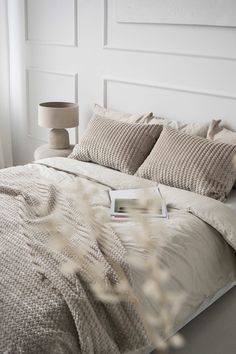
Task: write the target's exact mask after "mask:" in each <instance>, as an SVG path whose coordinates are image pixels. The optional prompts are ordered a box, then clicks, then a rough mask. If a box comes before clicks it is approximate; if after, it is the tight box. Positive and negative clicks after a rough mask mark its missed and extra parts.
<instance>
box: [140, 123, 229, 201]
mask: <svg viewBox="0 0 236 354" xmlns="http://www.w3.org/2000/svg"><path fill="white" fill-rule="evenodd" d="M235 154H236V146H232V145H228V144H224V143H216V142H211V141H209V140H207V139H204V138H201V137H197V136H191V135H188V134H185V133H182V132H178V131H176V130H174V129H171V128H169V127H165V128H163V131H162V133H161V136H160V138H159V139H158V141H157V143H156V144H155V146H154V148H153V150H152V152H151V153H150V155H149V156H148V158H147V159H146V160H145V162H144V163H143V164H142V166H141V167H140V168H139V169H138V171H137V175H138V176H139V177H143V178H147V179H152V180H154V181H157V182H159V183H163V184H166V185H168V186H171V187H176V188H181V189H186V190H189V191H192V192H196V193H199V194H202V195H205V196H208V197H211V198H215V199H218V200H221V201H223V200H224V199H225V198H226V196H227V195H228V194H229V192H230V190H231V189H232V186H233V184H234V181H235V177H236V172H235V166H234V164H235V160H234V163H233V159H234V157H235Z"/></svg>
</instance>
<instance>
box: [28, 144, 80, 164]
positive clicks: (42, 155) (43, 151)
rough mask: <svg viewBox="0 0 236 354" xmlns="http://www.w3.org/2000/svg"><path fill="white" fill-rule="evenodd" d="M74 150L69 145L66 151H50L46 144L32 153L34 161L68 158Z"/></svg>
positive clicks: (72, 146)
mask: <svg viewBox="0 0 236 354" xmlns="http://www.w3.org/2000/svg"><path fill="white" fill-rule="evenodd" d="M73 148H74V145H70V147H69V148H68V149H50V148H49V147H48V144H45V145H41V146H39V147H38V148H37V149H36V150H35V152H34V159H35V160H40V159H46V158H47V157H68V156H69V155H70V154H71V153H72V150H73Z"/></svg>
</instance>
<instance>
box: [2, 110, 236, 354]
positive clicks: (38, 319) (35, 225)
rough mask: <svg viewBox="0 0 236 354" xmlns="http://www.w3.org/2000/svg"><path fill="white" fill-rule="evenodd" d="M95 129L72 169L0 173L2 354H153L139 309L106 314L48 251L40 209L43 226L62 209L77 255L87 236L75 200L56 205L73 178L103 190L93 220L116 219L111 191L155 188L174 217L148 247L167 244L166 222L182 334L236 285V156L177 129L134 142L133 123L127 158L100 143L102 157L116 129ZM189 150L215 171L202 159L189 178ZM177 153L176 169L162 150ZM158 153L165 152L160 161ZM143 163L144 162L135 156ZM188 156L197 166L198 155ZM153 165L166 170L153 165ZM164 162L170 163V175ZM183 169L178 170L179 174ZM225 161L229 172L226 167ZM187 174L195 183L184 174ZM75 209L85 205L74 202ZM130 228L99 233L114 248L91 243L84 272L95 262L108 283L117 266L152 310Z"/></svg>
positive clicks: (60, 162)
mask: <svg viewBox="0 0 236 354" xmlns="http://www.w3.org/2000/svg"><path fill="white" fill-rule="evenodd" d="M105 118H106V119H108V120H109V118H107V117H105ZM99 119H100V118H98V117H95V118H94V121H93V122H92V123H91V125H90V127H89V128H88V129H90V130H89V131H87V133H86V134H85V136H84V140H83V141H82V142H81V143H80V145H79V146H77V147H76V148H75V150H74V152H73V154H72V156H71V158H69V159H68V158H51V159H45V160H39V161H37V162H35V163H34V164H29V165H26V166H20V167H14V168H10V169H5V170H2V171H1V172H0V236H1V237H0V250H1V258H0V273H1V277H0V279H1V280H0V282H1V283H0V284H1V285H0V289H1V295H0V307H1V313H0V315H1V316H0V318H1V319H0V326H1V328H0V352H1V353H9V354H10V353H12V354H13V353H14V354H16V353H45V354H46V353H75V354H77V353H88V354H90V353H132V352H135V353H145V354H147V353H150V352H151V350H152V349H153V344H152V343H151V341H150V338H148V336H147V333H146V331H145V329H144V326H143V323H142V318H141V317H140V316H139V315H138V313H137V312H136V309H135V307H134V306H133V305H132V304H131V303H126V302H121V303H119V304H109V303H101V302H100V301H99V300H98V299H96V298H95V297H94V295H93V293H92V292H91V290H90V287H89V284H88V283H86V281H85V278H84V277H83V274H76V275H68V276H65V275H63V274H62V273H61V271H60V270H59V266H58V265H59V264H60V262H62V261H64V260H65V258H66V255H65V254H61V253H58V252H51V251H50V250H49V249H48V247H47V244H46V240H47V239H48V232H47V230H46V229H43V228H42V227H40V225H41V222H42V219H41V212H40V210H42V208H43V210H46V211H47V215H50V214H52V213H53V212H54V210H55V209H56V208H57V207H58V206H60V207H61V208H63V210H64V217H65V220H66V221H67V222H68V220H69V221H70V226H71V228H72V230H73V233H74V242H75V244H76V245H77V246H79V245H80V243H81V242H83V238H86V237H87V235H88V233H89V230H88V225H87V224H86V220H85V219H84V218H83V211H82V210H80V207H79V204H78V208H77V209H76V210H75V209H74V205H73V204H71V203H70V200H69V199H68V200H67V199H66V198H62V197H61V194H60V190H61V189H63V188H65V186H66V185H68V183H69V182H71V181H73V180H74V179H75V178H79V180H80V181H81V182H82V183H83V185H84V186H85V187H86V188H88V189H90V188H96V189H97V190H98V191H99V193H96V194H94V199H92V202H91V206H92V208H93V209H94V211H96V210H97V211H99V212H101V213H105V214H107V215H109V213H110V199H109V190H111V189H128V188H145V187H149V186H152V185H156V184H157V183H159V187H160V190H161V193H162V195H163V198H164V199H165V201H166V203H167V208H168V216H169V217H168V219H163V220H160V219H158V220H157V219H150V223H152V224H153V227H152V230H156V231H153V235H152V237H153V238H157V239H161V237H162V234H161V233H160V232H158V230H159V227H158V225H159V223H161V222H162V223H165V225H166V227H167V230H168V233H167V234H166V235H165V237H166V239H165V242H164V243H163V246H161V247H162V249H161V252H160V254H161V257H162V258H161V262H163V265H165V266H166V267H167V268H168V270H169V272H170V274H171V278H170V283H171V288H172V289H173V291H177V292H178V291H182V290H184V292H185V294H186V299H185V302H184V304H183V306H182V308H181V311H180V312H179V313H178V315H177V316H176V318H175V319H174V331H177V330H178V329H180V328H181V327H183V326H184V325H185V324H186V323H187V322H189V321H190V320H191V319H193V318H194V317H195V316H196V315H197V314H199V313H200V312H201V311H202V310H204V309H205V308H206V307H208V306H209V305H210V304H211V303H213V302H214V301H215V300H216V299H217V298H219V297H220V296H221V295H223V294H224V293H225V292H226V291H228V290H229V289H230V288H232V287H233V286H235V284H236V257H235V250H236V218H235V211H234V210H233V209H232V208H231V207H229V206H227V204H224V203H222V200H223V199H225V197H226V196H227V195H228V194H229V193H230V190H231V189H232V186H233V183H234V179H235V172H234V170H233V166H231V160H232V157H233V155H234V153H235V147H234V148H232V146H231V145H229V146H225V145H226V144H223V143H220V144H223V145H217V144H215V143H213V142H208V141H207V142H205V140H207V139H205V138H202V137H200V138H199V137H196V136H193V135H191V134H188V132H187V133H186V132H179V133H178V134H177V135H176V131H177V130H174V129H172V128H170V127H165V128H163V127H162V128H161V129H160V128H158V127H156V128H155V127H153V126H149V127H148V128H140V126H141V125H143V124H137V126H136V127H135V129H136V130H135V134H127V129H131V128H130V127H128V128H127V126H126V125H125V124H133V123H125V122H123V123H122V127H123V128H121V130H122V129H125V130H126V135H125V139H124V142H123V141H122V137H123V135H122V134H123V133H120V136H119V137H118V142H119V144H120V143H121V141H122V144H123V146H125V147H126V148H123V149H122V151H121V154H123V155H122V156H118V155H116V153H112V154H110V155H109V156H107V154H106V153H105V150H106V146H105V145H104V146H105V147H104V146H103V145H102V144H105V141H106V138H104V139H103V143H102V144H101V143H100V142H99V144H98V145H99V146H100V148H101V149H103V150H102V151H100V153H99V148H98V147H97V146H96V139H95V141H94V140H93V139H94V136H95V135H96V134H95V133H97V135H98V137H99V136H100V134H99V129H100V125H101V124H102V131H103V132H104V131H105V132H106V131H107V132H108V133H107V136H108V138H109V137H110V136H111V135H112V134H113V133H112V132H114V131H117V129H118V128H117V125H116V124H113V123H112V125H109V128H107V127H106V124H107V123H104V122H102V120H99ZM101 122H102V123H101ZM103 123H104V124H105V125H104V124H103ZM118 125H119V124H118ZM147 126H148V124H147ZM106 129H107V130H106ZM119 129H120V127H119ZM91 130H92V134H91V136H92V144H91V139H90V133H91ZM131 130H132V129H131ZM119 132H120V130H119ZM140 134H141V135H140ZM112 136H113V139H112V141H113V146H115V143H114V140H115V139H114V136H117V135H112ZM127 136H128V137H131V138H130V139H133V140H129V139H128V138H127ZM140 136H142V139H144V138H146V141H147V142H148V141H149V142H150V144H151V145H149V146H147V145H148V144H146V145H145V147H144V148H142V149H141V152H140V144H136V145H137V148H135V143H136V141H139V142H140ZM160 139H162V140H160ZM199 139H200V140H199ZM192 141H193V145H194V146H196V151H202V150H201V149H203V151H205V150H206V149H207V150H208V149H210V151H211V155H210V158H209V161H208V160H204V158H202V159H200V160H201V161H200V162H198V163H199V165H198V166H196V163H195V164H194V166H195V170H194V171H192V170H191V168H192V165H191V164H192V163H193V162H194V157H193V158H189V159H187V160H188V161H187V162H186V161H185V160H186V158H184V159H183V160H181V151H182V149H186V145H189V144H190V145H191V144H192ZM158 142H159V143H158ZM171 142H172V143H171ZM170 143H171V146H172V147H173V151H178V156H179V160H174V161H172V160H171V159H170V158H168V156H167V155H168V154H169V155H170V156H172V155H173V151H172V150H171V149H169V148H167V147H166V148H165V144H167V146H168V147H169V146H170ZM94 144H95V145H94ZM158 144H159V145H160V144H161V149H160V146H159V145H158ZM175 144H176V145H175ZM182 144H183V145H184V148H183V146H182ZM205 144H210V145H205ZM211 144H213V145H211ZM206 146H207V147H206ZM116 148H117V147H116ZM216 148H218V151H219V150H220V154H221V155H222V156H223V157H224V159H222V158H221V159H220V161H219V162H218V164H219V165H217V166H216V163H215V162H214V163H211V162H210V161H212V156H213V155H214V154H215V153H214V152H215V150H216ZM162 149H164V150H165V151H164V152H162V151H161V150H162ZM204 149H205V150H204ZM190 150H191V149H190ZM110 151H112V149H111V150H109V152H110ZM128 151H130V152H129V153H128ZM184 151H185V150H184ZM137 152H138V156H137V157H135V156H136V154H137ZM163 154H164V155H165V156H166V159H164V158H163V156H162V155H163ZM189 154H190V155H189V156H190V157H191V151H190V152H189ZM78 155H80V156H78ZM114 155H115V158H113V157H114ZM195 155H196V154H194V156H195ZM214 156H215V155H214ZM134 157H135V158H134ZM162 158H163V161H162ZM96 159H97V160H96ZM98 159H101V161H98ZM155 159H156V160H158V161H159V165H158V163H157V164H155V163H154V161H155ZM92 160H93V161H92ZM167 160H168V161H169V162H171V163H170V164H169V165H168V164H167V163H166V161H167ZM198 160H199V156H198V157H197V161H198ZM213 160H214V159H213ZM161 161H162V162H161ZM176 161H177V162H178V166H179V168H178V170H177V169H176V166H175V168H174V165H173V164H174V162H175V163H177V162H176ZM181 161H182V163H183V162H185V165H184V168H182V167H181V166H182V165H181ZM214 161H215V160H214ZM222 161H223V168H222V165H220V164H221V163H222ZM164 163H166V164H165V165H164ZM209 163H210V166H209ZM107 164H110V166H107ZM163 166H164V167H163ZM207 166H209V168H210V169H211V171H212V174H210V173H209V171H208V170H207ZM186 169H187V170H188V171H190V172H191V173H192V175H191V173H190V176H189V174H186V173H185V171H186ZM213 169H214V171H213ZM158 171H159V172H158ZM167 171H168V173H167ZM176 171H178V173H179V174H180V177H178V174H177V172H176ZM199 171H201V173H200V172H199ZM204 171H205V172H204ZM193 173H194V174H195V175H196V173H198V174H199V173H200V174H201V175H200V177H199V179H196V178H194V177H193ZM216 176H217V178H216ZM222 179H224V183H222ZM165 181H166V183H163V182H165ZM176 184H177V185H176ZM74 198H78V196H77V195H74ZM216 199H218V200H216ZM47 215H44V216H47ZM155 223H156V227H155ZM132 227H134V225H133V222H132V221H125V222H121V221H114V220H110V221H109V222H107V223H106V224H105V225H104V226H103V235H104V242H107V240H108V239H109V243H108V244H109V247H105V249H104V247H103V246H104V245H103V244H102V243H101V244H99V243H98V242H94V243H92V244H91V252H90V253H89V256H88V262H91V261H92V260H93V257H97V258H98V259H100V260H101V262H102V263H103V264H104V270H105V274H106V276H107V277H108V279H109V281H110V280H111V279H113V281H114V280H115V279H116V276H117V274H116V270H115V269H113V266H112V265H113V262H118V263H119V264H120V266H121V267H122V269H123V271H124V272H125V274H126V275H127V277H128V278H129V280H130V282H131V284H132V286H133V288H134V290H135V293H136V294H137V297H138V299H139V301H140V302H145V301H146V300H147V299H146V298H145V297H144V296H143V294H142V291H141V284H142V282H143V280H142V274H141V273H139V272H138V271H134V270H131V269H130V267H129V265H128V264H127V263H126V258H125V255H126V252H127V251H128V250H129V249H130V248H133V247H134V248H135V242H134V241H133V239H131V238H130V237H129V232H128V231H129V230H131V229H132ZM160 245H162V243H161V242H160ZM149 306H153V311H156V310H157V309H155V305H154V304H152V303H150V304H149ZM171 334H172V333H170V335H171Z"/></svg>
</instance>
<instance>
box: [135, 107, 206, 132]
mask: <svg viewBox="0 0 236 354" xmlns="http://www.w3.org/2000/svg"><path fill="white" fill-rule="evenodd" d="M142 123H146V124H161V125H164V126H168V127H170V128H173V129H176V130H179V131H182V132H183V133H186V134H191V135H198V136H202V137H203V138H206V136H207V131H208V128H209V125H210V123H195V122H193V123H183V122H180V121H178V120H171V119H167V118H160V117H155V116H152V115H151V113H149V115H147V116H146V117H145V118H144V117H143V118H142Z"/></svg>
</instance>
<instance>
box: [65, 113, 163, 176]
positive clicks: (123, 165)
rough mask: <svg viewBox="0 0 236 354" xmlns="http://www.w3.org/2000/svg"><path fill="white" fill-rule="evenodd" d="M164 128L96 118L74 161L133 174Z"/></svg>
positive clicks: (84, 137) (77, 148) (87, 131)
mask: <svg viewBox="0 0 236 354" xmlns="http://www.w3.org/2000/svg"><path fill="white" fill-rule="evenodd" d="M161 131H162V126H160V125H152V124H151V125H148V124H131V123H125V122H119V121H115V120H112V119H107V118H101V117H95V118H93V119H91V121H90V122H89V125H88V128H87V130H86V132H85V135H84V136H83V138H82V140H81V142H80V143H79V144H78V145H76V146H75V147H74V150H73V152H72V154H71V155H70V157H71V158H74V159H77V160H81V161H92V162H95V163H98V164H100V165H103V166H106V167H110V168H113V169H115V170H119V171H121V172H125V173H128V174H134V173H135V172H136V171H137V169H138V168H139V166H140V165H141V164H142V163H143V161H144V160H145V159H146V157H147V156H148V154H149V153H150V151H151V149H152V148H153V146H154V144H155V143H156V141H157V139H158V137H159V135H160V133H161Z"/></svg>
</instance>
